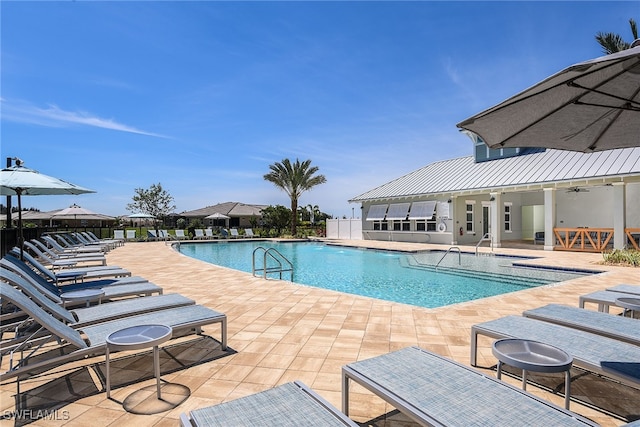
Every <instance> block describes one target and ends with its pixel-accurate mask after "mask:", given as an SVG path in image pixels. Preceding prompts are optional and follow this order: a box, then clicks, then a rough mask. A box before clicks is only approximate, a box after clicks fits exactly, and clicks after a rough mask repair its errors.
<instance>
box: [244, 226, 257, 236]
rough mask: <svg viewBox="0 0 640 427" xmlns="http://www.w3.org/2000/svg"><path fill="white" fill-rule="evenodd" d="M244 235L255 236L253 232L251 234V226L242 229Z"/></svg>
mask: <svg viewBox="0 0 640 427" xmlns="http://www.w3.org/2000/svg"><path fill="white" fill-rule="evenodd" d="M244 235H245V236H246V237H248V238H253V237H256V236H255V234H253V229H251V228H245V229H244Z"/></svg>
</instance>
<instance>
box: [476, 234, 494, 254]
mask: <svg viewBox="0 0 640 427" xmlns="http://www.w3.org/2000/svg"><path fill="white" fill-rule="evenodd" d="M487 240H488V241H489V247H490V248H491V252H493V239H492V238H491V233H485V235H484V236H482V239H480V241H479V242H478V244H477V245H476V256H478V248H479V247H480V245H481V244H482V242H485V241H487Z"/></svg>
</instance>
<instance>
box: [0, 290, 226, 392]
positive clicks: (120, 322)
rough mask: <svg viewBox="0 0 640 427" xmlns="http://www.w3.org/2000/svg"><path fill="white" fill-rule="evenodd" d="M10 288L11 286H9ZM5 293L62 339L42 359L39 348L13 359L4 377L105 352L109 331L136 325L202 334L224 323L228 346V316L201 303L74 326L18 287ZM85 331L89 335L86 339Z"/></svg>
mask: <svg viewBox="0 0 640 427" xmlns="http://www.w3.org/2000/svg"><path fill="white" fill-rule="evenodd" d="M9 288H11V287H10V286H9ZM11 290H13V291H15V292H12V291H11ZM2 297H3V298H7V299H8V300H10V301H11V303H13V304H14V305H16V306H17V307H19V308H20V309H21V310H22V311H24V312H25V313H26V314H27V315H28V316H29V317H30V318H31V319H32V320H33V321H34V322H36V323H37V324H39V325H40V326H41V327H42V328H44V329H46V330H48V331H49V332H50V333H51V337H52V338H55V340H57V341H58V342H59V345H58V346H55V347H54V349H55V350H56V351H54V352H51V354H52V355H51V356H50V357H46V358H43V359H39V358H38V357H34V356H38V355H39V353H38V352H35V354H34V352H30V353H29V354H27V355H25V356H24V357H23V359H22V360H20V361H18V362H17V363H13V361H12V363H10V367H9V370H7V371H5V372H2V373H1V374H0V381H5V380H7V379H10V378H15V377H18V378H20V377H25V376H28V375H30V374H33V373H34V372H42V371H45V370H48V369H51V368H54V367H57V366H61V365H64V364H66V363H68V362H71V361H74V360H79V359H83V358H85V357H87V356H97V355H101V354H104V352H105V348H106V338H107V336H109V334H111V333H113V332H116V331H119V330H121V329H124V328H127V327H130V326H136V325H144V324H164V325H167V326H169V327H171V328H172V329H173V332H174V334H173V335H174V336H179V335H180V334H177V333H176V332H177V331H180V332H182V331H189V330H194V331H195V332H196V333H198V334H200V333H201V330H200V329H201V327H202V326H205V325H211V324H215V323H220V326H221V341H220V342H221V347H222V350H226V348H227V316H226V315H225V314H223V313H219V312H217V311H214V310H211V309H209V308H207V307H204V306H201V305H188V306H183V307H177V308H172V309H168V310H159V311H154V312H151V313H145V314H140V315H136V316H130V317H125V318H121V319H117V320H112V321H108V322H102V323H98V324H95V325H90V326H83V327H81V328H79V329H73V328H72V327H70V326H69V325H67V324H65V323H64V322H62V321H60V320H58V319H56V318H54V317H53V316H51V315H50V314H49V313H48V312H47V311H46V310H44V309H43V308H42V307H40V306H39V305H38V304H36V303H35V302H34V301H32V300H31V299H29V298H28V297H27V296H26V295H24V294H22V293H21V292H19V291H17V290H16V289H13V288H11V289H7V293H6V294H5V292H4V289H3V291H2ZM81 333H82V335H81ZM83 335H84V337H86V339H83ZM27 343H28V345H31V344H32V342H30V341H27ZM38 344H39V345H40V346H42V345H44V344H45V343H44V342H39V343H38ZM58 349H59V351H58ZM17 350H20V349H19V348H17V349H14V353H15V352H16V351H17ZM36 350H37V349H36ZM17 354H20V353H17ZM32 359H33V360H32Z"/></svg>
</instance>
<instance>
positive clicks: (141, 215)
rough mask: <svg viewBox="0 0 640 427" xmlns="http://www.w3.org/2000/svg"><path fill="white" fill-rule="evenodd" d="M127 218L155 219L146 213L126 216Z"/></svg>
mask: <svg viewBox="0 0 640 427" xmlns="http://www.w3.org/2000/svg"><path fill="white" fill-rule="evenodd" d="M127 218H155V216H153V215H150V214H146V213H134V214H131V215H127Z"/></svg>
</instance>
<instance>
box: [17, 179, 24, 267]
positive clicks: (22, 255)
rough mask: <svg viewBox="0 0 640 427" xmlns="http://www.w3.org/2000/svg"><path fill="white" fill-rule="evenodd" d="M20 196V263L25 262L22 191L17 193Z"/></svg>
mask: <svg viewBox="0 0 640 427" xmlns="http://www.w3.org/2000/svg"><path fill="white" fill-rule="evenodd" d="M16 193H17V194H18V230H19V234H18V246H20V261H24V248H23V246H24V234H22V198H21V197H20V195H21V193H22V191H17V192H16Z"/></svg>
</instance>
